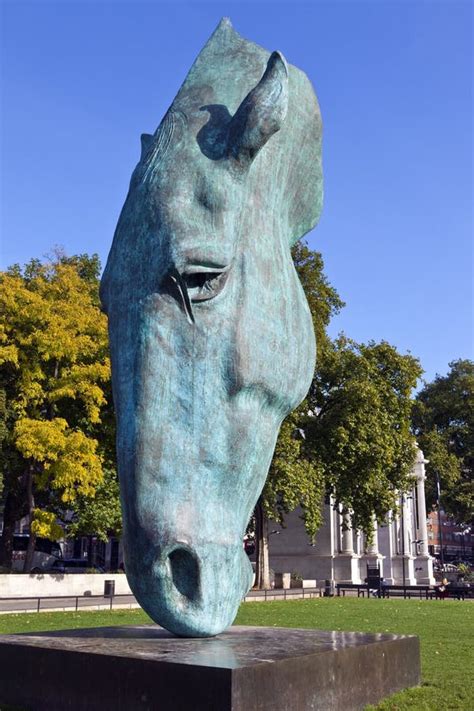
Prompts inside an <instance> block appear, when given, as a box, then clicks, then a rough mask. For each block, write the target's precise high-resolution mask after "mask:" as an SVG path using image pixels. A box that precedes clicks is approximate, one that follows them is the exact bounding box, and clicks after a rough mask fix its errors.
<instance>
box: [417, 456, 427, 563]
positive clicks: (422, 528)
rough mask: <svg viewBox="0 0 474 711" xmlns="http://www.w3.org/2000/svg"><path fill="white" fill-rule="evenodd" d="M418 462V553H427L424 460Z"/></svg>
mask: <svg viewBox="0 0 474 711" xmlns="http://www.w3.org/2000/svg"><path fill="white" fill-rule="evenodd" d="M426 461H427V460H425V459H424V460H423V461H422V462H421V463H420V467H419V469H418V471H417V481H416V500H417V503H418V540H420V541H421V543H420V548H419V551H420V554H421V555H428V524H427V521H426V499H425V480H426V476H425V462H426Z"/></svg>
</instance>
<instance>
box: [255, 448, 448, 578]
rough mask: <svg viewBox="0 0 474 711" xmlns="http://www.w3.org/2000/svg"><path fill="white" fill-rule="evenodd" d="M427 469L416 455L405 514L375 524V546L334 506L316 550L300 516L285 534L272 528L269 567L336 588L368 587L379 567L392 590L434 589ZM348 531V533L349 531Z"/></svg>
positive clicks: (292, 517) (290, 519)
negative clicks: (338, 585) (371, 571)
mask: <svg viewBox="0 0 474 711" xmlns="http://www.w3.org/2000/svg"><path fill="white" fill-rule="evenodd" d="M425 464H426V460H425V458H424V456H423V452H422V451H421V450H420V449H418V450H417V458H416V463H415V465H414V472H413V473H414V475H415V476H416V485H415V487H414V488H413V490H412V491H411V492H410V493H409V494H405V495H403V496H402V497H400V512H399V514H397V515H395V514H392V512H389V513H388V514H387V518H386V523H385V524H384V525H383V526H377V524H375V535H374V540H373V543H372V544H371V545H368V544H367V542H366V541H365V538H364V535H363V534H362V533H361V532H360V531H355V530H353V529H352V528H350V516H346V517H345V526H344V527H343V516H342V515H341V513H340V512H339V511H338V510H336V509H335V507H334V504H333V502H332V501H331V500H329V501H327V503H326V504H325V506H324V523H323V526H322V527H321V529H320V530H319V531H318V533H317V536H316V541H315V543H314V545H312V544H311V543H310V541H309V539H308V536H307V534H306V531H305V528H304V525H303V522H302V520H301V517H300V513H301V512H299V511H295V512H293V513H292V514H289V515H288V516H287V517H286V520H285V528H282V527H280V526H278V525H277V524H275V525H273V524H270V531H271V534H270V537H269V549H270V567H271V568H272V569H273V570H274V571H275V572H276V573H295V574H297V575H299V576H301V577H303V578H309V579H316V580H317V581H318V584H320V583H321V582H324V581H325V580H329V581H331V583H343V582H345V583H363V582H364V579H365V578H366V576H367V566H368V565H369V566H370V567H374V566H378V567H379V568H380V571H381V575H382V577H383V578H384V580H385V582H387V583H388V584H391V585H403V584H405V585H433V584H434V582H435V580H434V576H433V559H432V558H431V556H430V555H429V554H428V529H427V514H426V502H425V478H426V477H425ZM346 527H347V528H346Z"/></svg>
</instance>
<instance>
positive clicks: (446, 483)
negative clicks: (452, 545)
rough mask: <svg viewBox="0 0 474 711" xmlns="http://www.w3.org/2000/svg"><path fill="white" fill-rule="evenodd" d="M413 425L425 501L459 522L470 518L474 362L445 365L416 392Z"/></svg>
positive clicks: (472, 500) (473, 488)
mask: <svg viewBox="0 0 474 711" xmlns="http://www.w3.org/2000/svg"><path fill="white" fill-rule="evenodd" d="M413 429H414V432H415V434H416V437H417V440H418V442H419V444H420V447H421V449H422V450H423V452H424V454H425V456H426V458H427V459H428V460H429V462H428V464H427V466H426V473H427V482H426V497H427V503H428V505H430V504H431V505H433V504H435V503H437V498H438V497H437V480H439V482H440V491H441V501H440V504H441V506H442V507H443V509H444V510H445V511H446V512H447V513H449V514H451V515H452V516H453V517H454V518H455V519H456V521H458V522H459V523H472V521H473V518H474V486H473V473H474V362H473V361H472V360H468V359H462V360H456V361H453V362H452V363H450V364H449V372H448V374H447V375H445V376H440V375H437V376H436V378H435V379H434V381H433V382H432V383H427V384H426V385H425V386H424V387H423V389H422V390H421V391H420V392H419V393H418V396H417V398H416V403H415V408H414V412H413Z"/></svg>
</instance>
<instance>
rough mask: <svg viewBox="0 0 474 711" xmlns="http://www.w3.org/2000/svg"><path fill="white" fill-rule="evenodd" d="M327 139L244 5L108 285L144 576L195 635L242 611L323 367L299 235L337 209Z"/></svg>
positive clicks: (145, 174)
mask: <svg viewBox="0 0 474 711" xmlns="http://www.w3.org/2000/svg"><path fill="white" fill-rule="evenodd" d="M320 142H321V120H320V114H319V109H318V104H317V100H316V97H315V95H314V92H313V90H312V87H311V84H310V82H309V80H308V79H307V77H306V75H305V74H303V73H302V72H301V71H299V70H298V69H296V68H294V67H292V66H287V64H286V62H285V60H284V58H283V56H282V55H281V54H280V53H278V52H273V53H272V54H270V53H269V52H267V51H265V50H264V49H262V48H261V47H258V46H257V45H255V44H252V43H250V42H248V41H246V40H244V39H243V38H242V37H240V36H239V35H238V34H237V33H236V32H235V31H234V30H233V28H232V26H231V24H230V22H229V21H228V20H222V21H221V23H220V24H219V26H218V28H217V29H216V31H215V32H214V34H213V35H212V37H211V38H210V40H209V41H208V43H207V44H206V46H205V47H204V49H203V50H202V51H201V53H200V54H199V56H198V58H197V60H196V61H195V63H194V65H193V67H192V68H191V70H190V72H189V74H188V76H187V78H186V80H185V82H184V84H183V85H182V87H181V89H180V91H179V93H178V94H177V96H176V98H175V99H174V101H173V103H172V105H171V107H170V109H169V110H168V112H167V113H166V115H165V117H164V119H163V121H162V122H161V124H160V126H159V127H158V129H157V131H156V132H155V134H154V135H153V136H149V135H144V136H142V154H141V158H140V161H139V163H138V165H137V167H136V169H135V171H134V173H133V175H132V179H131V184H130V190H129V193H128V196H127V199H126V202H125V205H124V207H123V210H122V213H121V215H120V219H119V222H118V225H117V229H116V232H115V237H114V241H113V245H112V248H111V251H110V255H109V259H108V262H107V266H106V269H105V272H104V275H103V278H102V283H101V299H102V303H103V307H104V309H105V311H106V312H107V314H108V317H109V332H110V349H111V359H112V376H113V392H114V402H115V409H116V417H117V453H118V468H119V476H120V486H121V499H122V509H123V514H124V516H123V518H124V551H125V567H126V572H127V577H128V580H129V582H130V586H131V588H132V590H133V592H134V593H135V595H136V597H137V599H138V601H139V602H140V604H141V605H142V607H143V608H144V609H145V610H146V612H148V614H149V615H150V616H151V617H152V618H153V619H154V620H155V621H156V622H158V623H159V624H161V625H163V626H164V627H166V628H167V629H168V630H170V631H172V632H174V633H175V634H178V635H182V636H210V635H215V634H217V633H219V632H221V631H222V630H223V629H225V628H226V627H227V626H228V625H230V624H231V623H232V621H233V619H234V617H235V614H236V612H237V608H238V606H239V603H240V601H241V599H242V597H243V596H245V594H246V593H247V591H248V590H249V588H250V586H251V582H252V569H251V565H250V563H249V560H248V558H247V556H246V554H245V552H244V549H243V544H242V540H243V535H244V533H245V529H246V525H247V523H248V521H249V518H250V515H251V513H252V510H253V507H254V506H255V503H256V501H257V498H258V496H259V494H260V492H261V490H262V488H263V485H264V483H265V478H266V475H267V473H268V469H269V466H270V462H271V458H272V454H273V451H274V447H275V442H276V438H277V435H278V431H279V427H280V424H281V422H282V420H283V418H284V417H285V416H286V415H287V414H288V413H289V412H290V411H291V410H292V409H294V408H295V407H296V406H297V405H298V404H299V403H300V402H301V401H302V400H303V398H304V397H305V395H306V392H307V390H308V388H309V385H310V382H311V379H312V376H313V370H314V362H315V339H314V333H313V327H312V321H311V315H310V311H309V308H308V305H307V302H306V299H305V296H304V293H303V289H302V287H301V284H300V282H299V279H298V276H297V274H296V271H295V268H294V265H293V262H292V259H291V253H290V247H291V245H292V244H294V242H295V241H296V240H298V239H299V238H300V237H301V236H303V235H304V234H305V233H306V232H307V231H308V230H310V229H311V228H312V227H314V225H315V224H316V222H317V220H318V217H319V213H320V209H321V200H322V177H321V148H320Z"/></svg>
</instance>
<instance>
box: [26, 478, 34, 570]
mask: <svg viewBox="0 0 474 711" xmlns="http://www.w3.org/2000/svg"><path fill="white" fill-rule="evenodd" d="M26 498H27V502H28V515H29V518H30V537H29V539H28V547H27V549H26V557H25V564H24V566H23V572H24V573H30V572H31V568H32V567H33V556H34V554H35V547H36V533H33V531H32V530H31V524H32V522H33V512H34V510H35V499H34V496H33V467H30V468H29V469H28V479H27V484H26Z"/></svg>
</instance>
